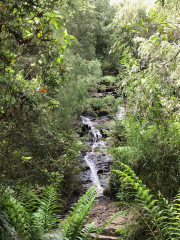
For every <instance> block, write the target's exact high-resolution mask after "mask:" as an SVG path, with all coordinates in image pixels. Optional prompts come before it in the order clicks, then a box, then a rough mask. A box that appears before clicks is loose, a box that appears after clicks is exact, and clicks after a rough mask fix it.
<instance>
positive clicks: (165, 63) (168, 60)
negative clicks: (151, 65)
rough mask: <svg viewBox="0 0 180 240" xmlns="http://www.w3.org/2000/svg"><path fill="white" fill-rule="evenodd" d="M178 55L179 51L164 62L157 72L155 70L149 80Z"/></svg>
mask: <svg viewBox="0 0 180 240" xmlns="http://www.w3.org/2000/svg"><path fill="white" fill-rule="evenodd" d="M179 53H180V50H179V51H178V52H177V53H176V54H175V55H174V56H173V57H172V58H171V59H169V60H168V61H166V62H165V63H164V64H163V65H162V66H161V67H160V68H159V69H158V70H156V71H155V72H154V73H153V74H152V76H151V78H153V77H154V76H155V75H156V74H157V73H158V72H159V71H160V70H161V69H162V68H163V67H164V66H166V65H167V64H168V63H169V62H171V61H172V60H173V59H174V58H176V57H177V55H178V54H179Z"/></svg>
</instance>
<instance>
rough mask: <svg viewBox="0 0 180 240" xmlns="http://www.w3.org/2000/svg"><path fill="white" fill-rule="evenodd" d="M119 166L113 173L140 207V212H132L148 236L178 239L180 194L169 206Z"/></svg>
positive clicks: (132, 174)
mask: <svg viewBox="0 0 180 240" xmlns="http://www.w3.org/2000/svg"><path fill="white" fill-rule="evenodd" d="M118 163H119V162H118ZM119 164H120V167H121V169H122V170H114V171H115V172H116V173H117V174H118V175H119V177H120V180H121V183H122V187H123V188H125V189H126V190H130V192H129V193H130V194H131V195H133V196H134V197H135V201H136V203H137V204H138V205H139V206H140V210H137V209H136V208H133V210H134V211H135V212H136V213H137V215H138V216H139V217H140V218H141V219H142V220H143V222H144V223H145V225H146V227H147V228H148V229H149V232H150V234H149V236H151V237H153V238H154V239H161V240H163V239H164V240H172V239H174V240H175V239H180V193H179V194H178V195H177V196H176V199H175V203H174V204H169V203H168V201H167V200H166V199H165V198H163V197H162V196H161V194H159V200H156V199H154V196H153V195H151V194H150V191H149V189H147V188H146V186H145V185H144V184H143V183H142V181H141V180H140V179H139V178H138V177H137V176H136V174H135V173H134V171H132V170H131V169H130V167H129V166H127V165H125V164H123V163H119ZM132 188H133V189H134V190H133V191H132Z"/></svg>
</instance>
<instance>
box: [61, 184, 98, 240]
mask: <svg viewBox="0 0 180 240" xmlns="http://www.w3.org/2000/svg"><path fill="white" fill-rule="evenodd" d="M96 197H97V192H96V186H93V187H91V188H90V189H89V190H88V191H87V192H86V193H85V194H84V195H83V196H82V197H81V198H80V199H79V201H78V202H77V203H75V207H73V211H71V216H68V217H67V218H66V220H65V221H64V222H63V223H62V224H61V226H60V227H61V233H62V235H63V236H64V237H66V238H68V239H69V240H76V239H77V238H78V237H80V239H83V237H84V236H86V235H87V233H88V232H89V230H88V227H86V230H87V231H86V230H81V228H82V224H83V222H84V221H85V219H86V218H87V216H88V214H89V212H90V210H91V208H92V206H93V204H94V202H95V199H96ZM91 227H92V225H90V226H89V229H90V228H91Z"/></svg>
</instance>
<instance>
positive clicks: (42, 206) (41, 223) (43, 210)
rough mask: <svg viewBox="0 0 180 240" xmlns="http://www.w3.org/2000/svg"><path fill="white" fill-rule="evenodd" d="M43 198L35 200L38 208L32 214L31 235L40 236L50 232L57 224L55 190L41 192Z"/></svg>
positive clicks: (47, 189) (49, 189)
mask: <svg viewBox="0 0 180 240" xmlns="http://www.w3.org/2000/svg"><path fill="white" fill-rule="evenodd" d="M43 193H44V196H41V198H37V201H38V203H39V208H38V209H37V211H36V212H35V213H33V214H32V217H31V218H32V226H33V231H34V233H33V235H34V234H35V235H36V234H37V235H38V236H41V235H42V234H44V233H48V232H50V231H52V229H53V228H54V227H55V226H56V224H57V222H58V217H57V215H56V214H55V209H56V208H57V206H58V198H57V193H56V189H55V188H52V187H47V188H46V189H44V191H43Z"/></svg>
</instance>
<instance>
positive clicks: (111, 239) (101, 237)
mask: <svg viewBox="0 0 180 240" xmlns="http://www.w3.org/2000/svg"><path fill="white" fill-rule="evenodd" d="M98 239H104V240H115V239H118V238H117V237H113V236H105V235H99V238H98Z"/></svg>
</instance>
